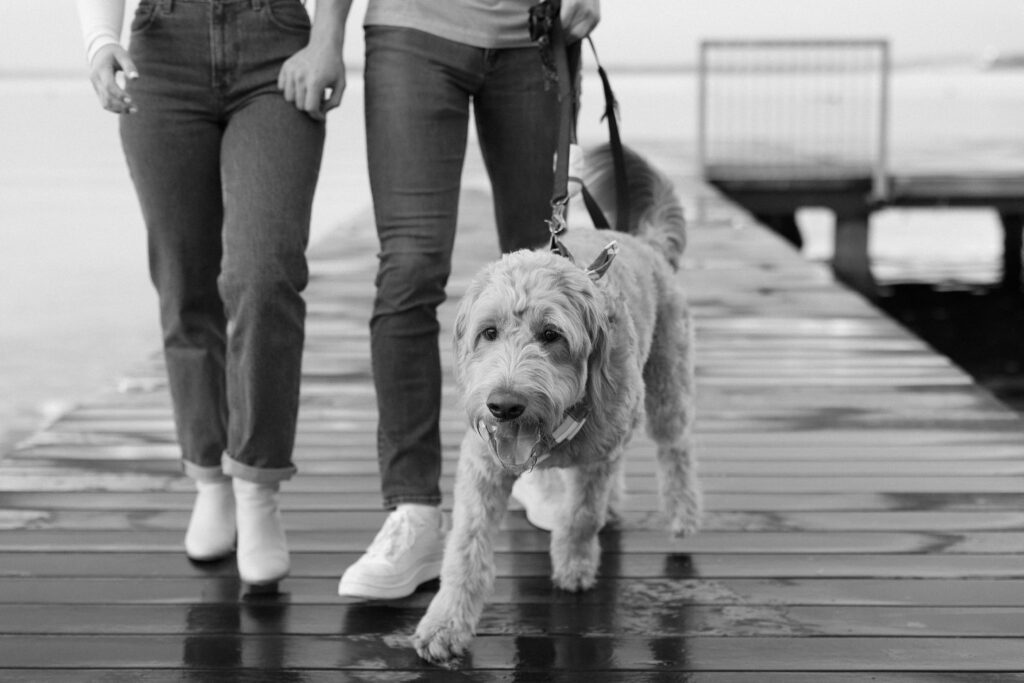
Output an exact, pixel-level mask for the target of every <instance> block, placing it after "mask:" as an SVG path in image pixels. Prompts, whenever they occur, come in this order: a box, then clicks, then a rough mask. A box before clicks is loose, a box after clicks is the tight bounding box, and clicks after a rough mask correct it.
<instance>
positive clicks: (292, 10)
mask: <svg viewBox="0 0 1024 683" xmlns="http://www.w3.org/2000/svg"><path fill="white" fill-rule="evenodd" d="M266 15H267V17H268V18H269V19H270V23H272V24H274V25H275V26H277V27H278V28H279V29H281V30H283V31H288V32H289V33H302V34H307V33H309V29H310V22H309V13H308V12H307V11H306V8H305V7H304V6H303V5H302V3H301V2H299V0H270V2H268V3H267V4H266Z"/></svg>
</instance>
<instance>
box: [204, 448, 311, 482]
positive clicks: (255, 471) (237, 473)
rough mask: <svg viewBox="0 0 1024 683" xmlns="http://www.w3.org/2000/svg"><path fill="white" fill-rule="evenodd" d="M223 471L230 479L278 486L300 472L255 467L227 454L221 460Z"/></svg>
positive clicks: (288, 468)
mask: <svg viewBox="0 0 1024 683" xmlns="http://www.w3.org/2000/svg"><path fill="white" fill-rule="evenodd" d="M221 469H222V470H223V471H224V474H226V475H228V476H229V477H234V478H236V479H243V480H245V481H250V482H252V483H254V484H277V483H279V482H282V481H287V480H288V479H291V478H292V477H293V476H295V473H296V472H297V471H298V469H297V468H295V467H294V466H292V467H275V468H269V467H253V466H252V465H246V464H245V463H241V462H238V461H237V460H235V459H233V458H232V457H231V456H230V455H228V454H227V453H225V454H224V457H223V458H221Z"/></svg>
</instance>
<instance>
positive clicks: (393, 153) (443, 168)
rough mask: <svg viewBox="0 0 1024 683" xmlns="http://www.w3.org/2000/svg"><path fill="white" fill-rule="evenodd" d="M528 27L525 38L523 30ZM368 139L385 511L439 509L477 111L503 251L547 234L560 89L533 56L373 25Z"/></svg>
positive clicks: (533, 243) (373, 334) (373, 328)
mask: <svg viewBox="0 0 1024 683" xmlns="http://www.w3.org/2000/svg"><path fill="white" fill-rule="evenodd" d="M525 24H526V22H525V18H524V29H523V30H524V32H525V30H526V28H525ZM365 83H366V134H367V151H368V155H369V167H370V187H371V191H372V193H373V204H374V213H375V217H376V222H377V233H378V236H379V238H380V257H379V258H380V264H379V270H378V273H377V280H376V284H377V296H376V300H375V303H374V309H373V315H372V318H371V320H370V338H371V351H372V357H373V377H374V383H375V386H376V391H377V403H378V409H379V413H380V422H379V425H378V435H377V439H378V459H379V465H380V472H381V480H382V481H381V483H382V493H383V497H384V506H385V507H386V508H393V507H394V506H396V505H397V504H399V503H426V504H434V505H436V504H438V503H440V500H441V494H440V490H439V487H438V479H439V477H440V471H441V438H440V429H439V419H440V409H441V363H440V354H439V351H438V339H437V335H438V331H439V328H440V326H439V324H438V321H437V307H438V306H439V305H440V304H441V303H442V302H443V301H444V299H445V285H446V284H447V281H448V276H449V273H450V271H451V255H452V246H453V243H454V240H455V225H456V219H457V211H458V203H459V189H460V179H461V176H462V167H463V161H464V158H465V152H466V140H467V133H468V127H469V112H470V103H472V108H473V115H474V119H475V121H476V130H477V135H478V138H479V140H480V147H481V151H482V153H483V158H484V162H485V165H486V167H487V172H488V174H489V176H490V180H491V187H492V190H493V194H494V209H495V215H496V219H497V226H498V238H499V244H500V247H501V249H502V251H513V250H516V249H521V248H533V247H537V246H540V245H542V244H544V242H545V241H546V240H547V239H548V228H547V225H546V223H545V220H546V219H548V218H550V216H551V205H550V201H551V194H552V189H553V182H554V180H553V155H554V151H555V146H556V138H557V133H558V115H559V108H558V93H557V88H555V87H553V86H551V87H546V85H545V75H544V72H543V70H542V67H541V60H540V56H539V54H538V51H537V49H536V48H532V47H531V48H523V49H504V50H488V49H481V48H475V47H470V46H468V45H463V44H460V43H455V42H451V41H448V40H445V39H443V38H439V37H436V36H434V35H431V34H428V33H425V32H421V31H416V30H412V29H405V28H394V27H383V26H369V27H367V29H366V78H365Z"/></svg>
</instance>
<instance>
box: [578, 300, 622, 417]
mask: <svg viewBox="0 0 1024 683" xmlns="http://www.w3.org/2000/svg"><path fill="white" fill-rule="evenodd" d="M613 321H614V318H613V315H612V314H610V313H609V311H607V310H606V309H605V308H604V307H603V306H600V305H597V306H594V307H593V309H592V310H590V311H588V314H587V315H586V319H585V321H584V323H585V324H586V326H587V332H588V334H589V336H590V356H588V357H587V388H586V393H587V397H588V399H589V400H590V402H591V404H592V405H601V404H603V403H605V402H607V401H610V400H613V397H614V392H615V387H614V382H613V380H612V376H611V356H612V352H613V349H612V344H611V334H612V325H613Z"/></svg>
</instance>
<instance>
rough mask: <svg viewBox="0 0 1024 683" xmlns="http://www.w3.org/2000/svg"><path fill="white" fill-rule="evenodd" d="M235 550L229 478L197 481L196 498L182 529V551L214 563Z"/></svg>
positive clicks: (195, 557)
mask: <svg viewBox="0 0 1024 683" xmlns="http://www.w3.org/2000/svg"><path fill="white" fill-rule="evenodd" d="M234 550H235V496H234V495H233V494H232V492H231V480H230V479H228V478H224V479H219V480H217V481H196V501H195V503H194V504H193V506H192V516H191V517H190V518H189V521H188V530H187V531H186V532H185V554H186V555H188V557H189V558H190V559H192V560H195V561H196V562H213V561H215V560H219V559H222V558H224V557H227V556H228V555H230V554H231V553H232V552H234Z"/></svg>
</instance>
